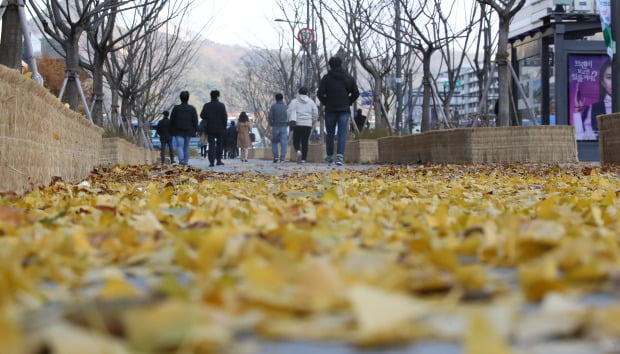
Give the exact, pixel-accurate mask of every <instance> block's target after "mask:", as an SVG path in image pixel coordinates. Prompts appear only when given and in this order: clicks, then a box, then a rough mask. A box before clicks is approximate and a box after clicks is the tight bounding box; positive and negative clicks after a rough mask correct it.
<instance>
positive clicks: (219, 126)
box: [200, 90, 228, 167]
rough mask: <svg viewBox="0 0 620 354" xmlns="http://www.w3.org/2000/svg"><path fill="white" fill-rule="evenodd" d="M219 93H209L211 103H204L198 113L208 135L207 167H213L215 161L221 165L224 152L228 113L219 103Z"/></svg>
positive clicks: (214, 91) (215, 91) (216, 91)
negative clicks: (203, 121)
mask: <svg viewBox="0 0 620 354" xmlns="http://www.w3.org/2000/svg"><path fill="white" fill-rule="evenodd" d="M219 97H220V91H218V90H213V91H211V102H208V103H205V105H204V106H203V107H202V112H200V117H202V118H203V119H205V120H206V122H207V123H206V124H207V126H206V131H207V134H208V135H209V166H210V167H213V166H215V161H216V160H217V164H218V165H223V164H224V163H223V162H222V152H223V150H224V144H225V141H224V139H225V136H226V123H227V122H228V113H226V106H225V105H224V104H223V103H222V102H220V101H219Z"/></svg>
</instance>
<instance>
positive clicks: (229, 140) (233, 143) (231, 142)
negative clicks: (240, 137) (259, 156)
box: [224, 122, 237, 159]
mask: <svg viewBox="0 0 620 354" xmlns="http://www.w3.org/2000/svg"><path fill="white" fill-rule="evenodd" d="M224 154H225V155H227V156H228V158H229V159H234V158H235V157H237V126H236V125H235V122H230V127H228V129H226V151H225V153H224Z"/></svg>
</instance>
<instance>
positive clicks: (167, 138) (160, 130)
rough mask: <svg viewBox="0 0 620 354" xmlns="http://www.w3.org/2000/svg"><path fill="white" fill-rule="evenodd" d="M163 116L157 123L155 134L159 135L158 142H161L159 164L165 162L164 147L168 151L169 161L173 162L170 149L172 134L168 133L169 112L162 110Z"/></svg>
mask: <svg viewBox="0 0 620 354" xmlns="http://www.w3.org/2000/svg"><path fill="white" fill-rule="evenodd" d="M163 115H164V118H163V119H162V120H160V121H159V123H157V136H159V142H160V143H161V146H160V148H161V153H160V156H161V164H162V165H163V164H164V163H165V162H166V147H167V148H168V150H169V151H170V163H174V150H173V149H172V134H171V133H170V119H169V118H168V116H169V115H170V113H168V111H164V113H163Z"/></svg>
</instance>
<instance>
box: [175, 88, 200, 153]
mask: <svg viewBox="0 0 620 354" xmlns="http://www.w3.org/2000/svg"><path fill="white" fill-rule="evenodd" d="M179 97H180V98H181V104H178V105H176V106H174V108H172V113H170V132H171V133H172V135H173V136H174V142H175V145H176V148H177V155H178V156H179V163H180V164H181V165H187V162H188V160H189V141H190V139H191V138H192V137H194V136H196V131H197V130H198V113H197V112H196V108H195V107H194V106H192V105H191V104H188V103H187V102H188V101H189V92H188V91H182V92H181V94H180V95H179Z"/></svg>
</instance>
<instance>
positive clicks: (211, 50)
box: [178, 40, 250, 112]
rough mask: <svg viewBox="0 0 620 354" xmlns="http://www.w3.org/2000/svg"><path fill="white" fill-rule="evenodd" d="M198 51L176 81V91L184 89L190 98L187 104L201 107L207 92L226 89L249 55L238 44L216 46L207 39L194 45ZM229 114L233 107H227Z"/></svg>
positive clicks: (246, 49) (206, 99)
mask: <svg viewBox="0 0 620 354" xmlns="http://www.w3.org/2000/svg"><path fill="white" fill-rule="evenodd" d="M198 45H199V48H198V51H197V54H196V57H195V59H194V62H193V64H191V65H190V66H189V68H188V70H187V72H186V73H185V75H184V76H183V78H182V79H181V80H180V82H179V84H178V87H179V89H180V90H188V91H190V94H191V96H192V98H191V99H190V101H191V103H193V104H194V105H196V106H197V108H198V106H202V104H203V103H205V102H208V101H209V100H210V96H209V92H210V91H211V90H214V89H218V90H220V91H222V97H225V96H226V93H225V92H223V91H224V90H225V88H227V87H229V86H230V81H231V80H233V79H234V78H235V77H236V75H237V74H238V73H239V69H240V65H241V64H240V61H241V58H242V57H243V56H245V55H246V54H247V53H248V52H249V50H250V49H249V48H246V47H242V46H239V45H227V44H221V43H216V42H214V41H211V40H202V41H200V42H199V43H198ZM229 110H230V111H231V112H233V111H237V110H238V108H237V107H229Z"/></svg>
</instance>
